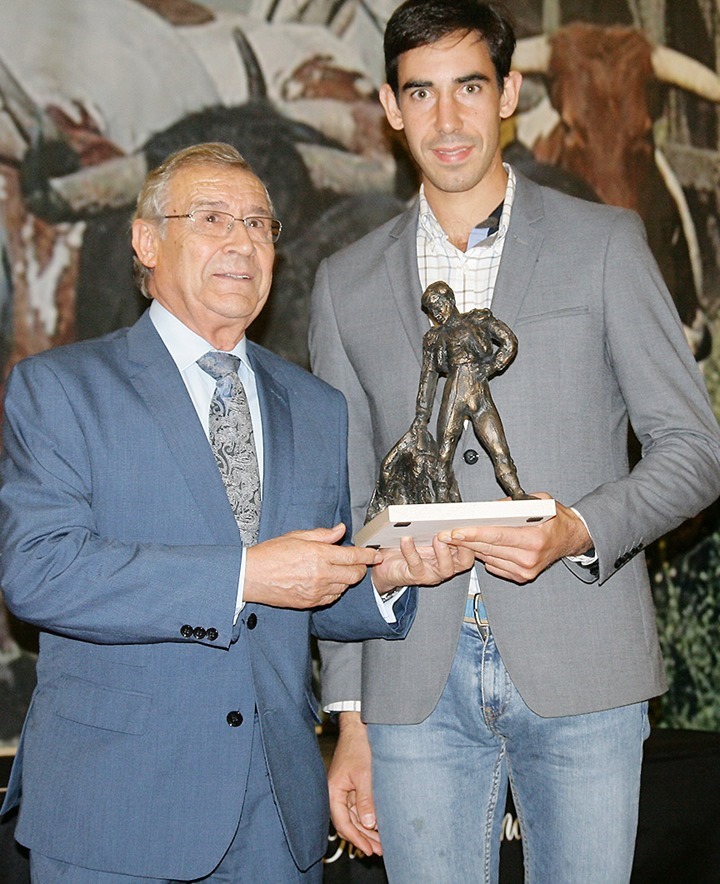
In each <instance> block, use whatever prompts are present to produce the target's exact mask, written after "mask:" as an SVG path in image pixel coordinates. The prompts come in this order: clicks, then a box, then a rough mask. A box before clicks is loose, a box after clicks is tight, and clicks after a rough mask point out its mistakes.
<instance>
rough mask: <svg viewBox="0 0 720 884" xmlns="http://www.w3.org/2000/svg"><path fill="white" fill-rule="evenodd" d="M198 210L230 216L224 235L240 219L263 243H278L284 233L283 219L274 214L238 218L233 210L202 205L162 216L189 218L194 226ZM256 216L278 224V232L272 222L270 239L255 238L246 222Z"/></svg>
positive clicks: (166, 218) (169, 218) (165, 217)
mask: <svg viewBox="0 0 720 884" xmlns="http://www.w3.org/2000/svg"><path fill="white" fill-rule="evenodd" d="M196 212H212V213H213V214H215V215H223V216H224V217H226V218H229V219H230V220H229V221H228V223H227V226H226V230H225V233H224V234H222V236H227V235H228V234H230V233H232V230H233V228H234V227H235V224H236V223H237V222H238V221H240V223H241V224H242V225H243V227H244V228H245V230H246V231H247V232H248V236H249V237H250V239H252V240H253V242H261V243H265V244H268V243H276V242H277V241H278V240H279V239H280V234H281V233H282V221H280V219H279V218H273V217H272V215H247V216H246V217H245V218H236V217H235V215H233V214H232V213H231V212H223V211H222V210H220V209H212V208H209V207H207V208H206V207H205V206H200V207H198V208H197V209H193V210H192V212H185V213H184V214H183V215H163V216H162V217H163V220H166V221H170V220H172V219H173V218H189V219H190V221H191V222H192V224H193V226H194V225H195V213H196ZM255 218H258V219H261V220H263V221H270V222H272V224H277V233H273V230H272V224H271V227H270V234H271V235H270V239H269V240H256V239H254V238H253V236H252V234H251V233H250V231H251V230H253V229H254V228H252V227H248V226H247V224H246V222H247V221H251V220H253V219H255ZM200 235H201V236H208V234H207V233H203V232H200ZM209 235H210V236H212V234H209ZM219 238H220V237H218V239H219Z"/></svg>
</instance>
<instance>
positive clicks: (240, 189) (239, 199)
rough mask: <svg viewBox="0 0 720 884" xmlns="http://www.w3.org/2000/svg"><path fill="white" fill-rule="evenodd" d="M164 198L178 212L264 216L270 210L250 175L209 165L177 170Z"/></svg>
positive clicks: (257, 181)
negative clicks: (197, 210) (202, 209)
mask: <svg viewBox="0 0 720 884" xmlns="http://www.w3.org/2000/svg"><path fill="white" fill-rule="evenodd" d="M168 198H169V200H170V202H171V203H172V204H173V209H177V210H178V211H181V210H182V211H190V210H192V209H193V208H198V207H199V206H209V207H211V208H216V209H226V210H227V211H231V212H234V211H239V210H242V211H243V212H245V213H250V212H256V213H261V214H268V213H269V212H270V209H271V205H270V199H269V197H268V193H267V190H266V188H265V186H264V184H263V183H262V181H260V179H259V178H258V177H257V175H255V173H254V172H251V171H250V170H249V169H242V168H239V167H234V166H223V165H215V164H209V163H208V164H203V165H193V166H186V167H184V168H182V169H178V170H177V172H176V173H175V174H174V175H173V177H172V178H171V179H170V182H169V185H168ZM181 204H182V205H181Z"/></svg>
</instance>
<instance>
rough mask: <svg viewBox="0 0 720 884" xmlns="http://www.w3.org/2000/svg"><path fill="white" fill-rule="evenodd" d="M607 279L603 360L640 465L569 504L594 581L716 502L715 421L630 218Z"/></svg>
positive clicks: (611, 255) (621, 227) (612, 251)
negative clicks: (592, 563) (583, 525)
mask: <svg viewBox="0 0 720 884" xmlns="http://www.w3.org/2000/svg"><path fill="white" fill-rule="evenodd" d="M604 272H605V279H604V283H603V296H604V326H605V336H606V337H605V343H606V360H607V362H608V365H609V368H610V370H611V371H612V372H614V375H615V378H616V380H617V384H618V387H619V392H620V394H621V395H622V398H623V400H624V403H625V407H626V409H627V414H628V417H629V420H630V424H631V426H632V429H633V431H634V433H635V435H636V437H637V439H638V441H639V443H640V446H641V451H642V457H641V459H640V461H639V462H638V464H637V465H636V466H635V467H634V468H633V469H632V471H631V472H630V474H629V475H625V476H619V477H618V478H617V479H616V480H615V481H610V482H606V483H604V484H602V485H601V486H600V487H598V488H596V489H595V490H594V491H592V492H591V493H589V494H587V495H585V496H584V497H582V498H581V499H580V500H578V501H577V502H575V503H574V506H576V508H577V509H578V511H579V512H581V513H582V514H583V516H584V518H585V520H586V522H587V524H588V528H589V530H590V533H591V535H592V538H593V541H594V544H595V549H596V552H597V555H598V563H597V564H598V569H597V571H598V579H599V581H600V583H602V582H604V581H605V580H607V579H608V578H609V577H610V576H612V574H613V573H615V571H617V570H618V568H621V567H622V566H623V565H624V564H625V563H626V562H627V561H629V560H630V559H631V558H632V557H633V556H634V555H635V554H637V553H638V552H640V550H642V549H644V548H645V547H646V546H647V545H648V544H649V543H651V542H653V541H654V540H656V539H657V538H658V537H660V536H662V535H663V534H665V533H666V532H668V531H670V530H672V529H673V528H675V527H676V526H678V525H679V524H681V523H682V522H684V521H685V520H686V519H688V518H691V517H692V516H694V515H696V514H697V513H698V512H699V511H700V510H702V509H703V508H705V507H707V506H709V505H710V504H711V503H712V502H713V501H714V500H715V499H716V498H717V497H718V494H720V437H719V434H718V423H717V420H716V418H715V416H714V415H713V412H712V409H711V407H710V403H709V401H708V395H707V390H706V388H705V384H704V382H703V380H702V377H701V375H700V372H699V370H698V367H697V365H696V363H695V360H694V359H693V356H692V354H691V352H690V349H689V347H688V346H687V342H686V340H685V336H684V334H683V331H682V327H681V325H680V321H679V318H678V315H677V311H676V309H675V306H674V304H673V303H672V300H671V297H670V294H669V292H668V290H667V288H666V286H665V284H664V281H663V279H662V277H661V275H660V272H659V270H658V267H657V265H656V263H655V260H654V258H653V256H652V254H651V253H650V250H649V248H648V246H647V243H646V239H645V232H644V227H643V225H642V222H641V221H640V219H639V218H638V217H637V216H636V215H634V214H633V213H622V214H621V215H620V216H619V218H618V221H617V223H615V224H614V225H613V228H612V232H611V233H610V236H609V241H608V248H607V254H606V258H605V270H604ZM597 405H598V406H599V407H602V405H603V404H602V403H597Z"/></svg>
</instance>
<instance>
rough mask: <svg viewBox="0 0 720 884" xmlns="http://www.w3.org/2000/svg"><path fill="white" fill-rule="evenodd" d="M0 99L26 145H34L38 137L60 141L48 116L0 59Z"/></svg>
mask: <svg viewBox="0 0 720 884" xmlns="http://www.w3.org/2000/svg"><path fill="white" fill-rule="evenodd" d="M0 97H2V100H3V103H4V105H5V111H6V113H7V115H8V116H9V117H10V119H11V120H12V122H13V125H14V126H15V128H16V129H17V131H18V133H19V135H20V136H21V138H22V139H23V141H24V142H25V143H26V144H28V145H29V144H34V143H35V142H36V141H37V140H38V139H37V136H38V135H40V136H41V137H42V138H43V139H44V140H46V141H58V140H60V134H59V132H58V130H57V127H56V126H55V124H54V123H53V121H52V119H51V118H50V116H49V115H48V114H47V113H45V111H44V110H43V109H42V108H41V107H39V106H38V104H37V103H36V102H35V101H34V100H33V99H32V98H31V97H30V96H29V95H28V93H27V92H26V91H25V89H23V87H22V86H21V85H20V83H19V82H18V80H17V79H16V78H15V76H14V74H13V72H12V71H11V70H10V68H9V67H8V66H7V65H6V64H5V62H4V61H3V60H2V58H0Z"/></svg>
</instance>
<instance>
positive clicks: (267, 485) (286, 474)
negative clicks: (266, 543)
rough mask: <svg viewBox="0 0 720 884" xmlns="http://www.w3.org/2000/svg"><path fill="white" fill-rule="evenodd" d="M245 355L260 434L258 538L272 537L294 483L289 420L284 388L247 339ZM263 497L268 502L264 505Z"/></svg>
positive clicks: (282, 517) (287, 401) (291, 430)
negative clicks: (254, 391)
mask: <svg viewBox="0 0 720 884" xmlns="http://www.w3.org/2000/svg"><path fill="white" fill-rule="evenodd" d="M247 349H248V358H249V359H250V363H251V365H252V367H253V371H254V372H255V380H256V383H257V391H258V398H259V400H260V413H261V414H262V427H263V431H262V437H263V495H262V499H263V506H262V510H261V513H260V540H266V539H267V538H268V537H274V536H275V535H276V534H277V533H278V531H279V530H280V526H281V525H282V522H283V520H284V517H285V510H286V508H287V503H288V500H289V498H290V496H291V493H292V488H293V486H294V483H295V481H296V480H295V463H294V457H293V451H294V445H293V424H292V413H291V410H290V399H289V394H288V390H287V388H286V387H284V386H283V385H282V384H280V383H279V382H278V381H277V380H276V379H275V378H274V377H273V375H272V374H271V372H270V371H269V370H268V368H267V366H266V364H265V359H264V357H263V351H262V349H260V348H259V347H258V346H257V345H255V344H253V343H252V342H251V341H248V348H247ZM265 501H269V502H271V503H270V504H269V505H267V506H266V505H265Z"/></svg>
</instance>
